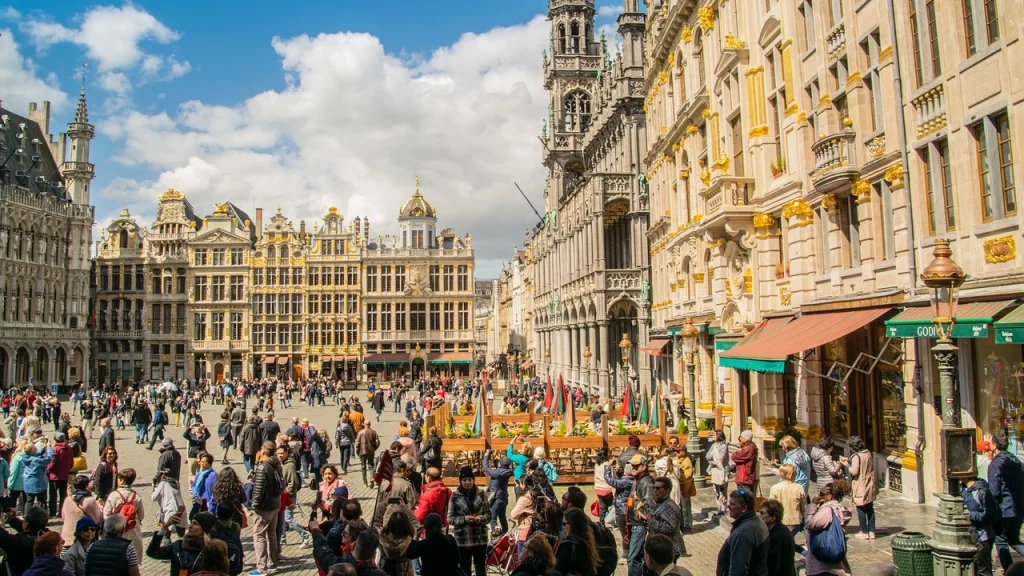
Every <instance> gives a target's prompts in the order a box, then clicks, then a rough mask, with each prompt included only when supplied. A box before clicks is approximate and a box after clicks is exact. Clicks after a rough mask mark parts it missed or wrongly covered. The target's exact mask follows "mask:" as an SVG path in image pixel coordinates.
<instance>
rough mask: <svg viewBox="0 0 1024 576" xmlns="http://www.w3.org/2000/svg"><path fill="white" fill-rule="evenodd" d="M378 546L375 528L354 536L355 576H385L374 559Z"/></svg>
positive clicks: (378, 541) (378, 539)
mask: <svg viewBox="0 0 1024 576" xmlns="http://www.w3.org/2000/svg"><path fill="white" fill-rule="evenodd" d="M379 547H380V538H378V537H377V533H376V531H375V530H369V529H367V530H365V531H363V532H361V533H360V534H359V536H358V537H356V539H355V546H354V547H353V548H352V557H353V559H355V562H354V564H355V566H356V576H387V574H386V573H385V572H384V571H383V570H381V569H380V568H377V563H376V562H375V561H374V558H375V557H376V556H377V548H379ZM466 576H469V575H468V574H467V575H466Z"/></svg>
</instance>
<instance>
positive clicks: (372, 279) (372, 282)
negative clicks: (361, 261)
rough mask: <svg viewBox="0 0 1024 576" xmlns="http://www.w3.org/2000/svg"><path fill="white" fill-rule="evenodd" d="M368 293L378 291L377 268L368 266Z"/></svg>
mask: <svg viewBox="0 0 1024 576" xmlns="http://www.w3.org/2000/svg"><path fill="white" fill-rule="evenodd" d="M366 291H367V292H376V291H377V267H376V266H367V267H366Z"/></svg>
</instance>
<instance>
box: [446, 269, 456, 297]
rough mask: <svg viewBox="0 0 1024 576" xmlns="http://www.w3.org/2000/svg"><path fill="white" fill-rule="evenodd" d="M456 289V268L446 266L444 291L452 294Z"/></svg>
mask: <svg viewBox="0 0 1024 576" xmlns="http://www.w3.org/2000/svg"><path fill="white" fill-rule="evenodd" d="M454 289H455V267H454V266H451V265H446V266H445V267H444V291H445V292H451V291H452V290H454Z"/></svg>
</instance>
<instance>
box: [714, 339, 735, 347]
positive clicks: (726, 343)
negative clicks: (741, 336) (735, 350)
mask: <svg viewBox="0 0 1024 576" xmlns="http://www.w3.org/2000/svg"><path fill="white" fill-rule="evenodd" d="M737 342H739V340H717V339H716V340H715V350H732V347H733V346H735V345H736V343H737Z"/></svg>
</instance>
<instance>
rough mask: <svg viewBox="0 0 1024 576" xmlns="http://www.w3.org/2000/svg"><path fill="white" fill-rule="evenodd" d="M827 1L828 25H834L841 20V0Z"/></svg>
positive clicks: (840, 22)
mask: <svg viewBox="0 0 1024 576" xmlns="http://www.w3.org/2000/svg"><path fill="white" fill-rule="evenodd" d="M827 1H828V22H829V24H828V25H829V26H830V27H833V28H834V27H836V26H838V25H839V24H842V22H843V0H827Z"/></svg>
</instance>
